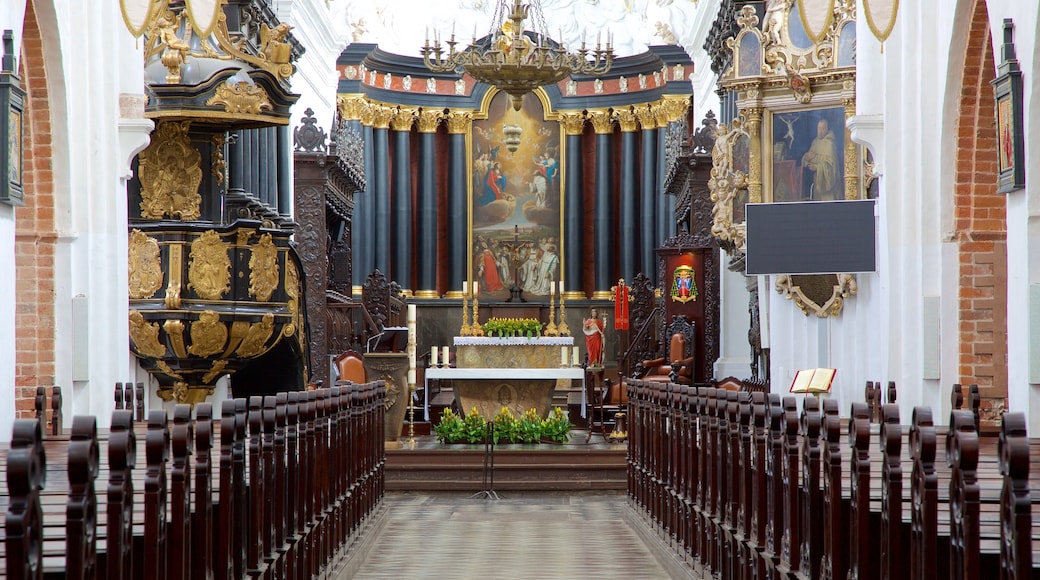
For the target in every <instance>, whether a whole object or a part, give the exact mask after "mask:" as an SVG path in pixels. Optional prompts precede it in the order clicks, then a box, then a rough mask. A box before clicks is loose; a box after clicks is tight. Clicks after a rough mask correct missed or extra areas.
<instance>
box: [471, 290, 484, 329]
mask: <svg viewBox="0 0 1040 580" xmlns="http://www.w3.org/2000/svg"><path fill="white" fill-rule="evenodd" d="M471 330H472V333H473V334H472V335H471V336H484V327H483V326H481V325H480V299H479V298H477V294H476V293H475V292H474V293H473V326H472V327H471Z"/></svg>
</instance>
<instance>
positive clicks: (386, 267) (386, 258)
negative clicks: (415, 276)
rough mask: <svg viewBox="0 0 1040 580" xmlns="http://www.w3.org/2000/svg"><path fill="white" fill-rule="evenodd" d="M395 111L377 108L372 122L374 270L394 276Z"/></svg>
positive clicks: (382, 106)
mask: <svg viewBox="0 0 1040 580" xmlns="http://www.w3.org/2000/svg"><path fill="white" fill-rule="evenodd" d="M393 114H394V110H393V109H392V108H390V107H387V106H385V105H381V106H378V107H376V108H375V111H374V112H373V118H372V159H373V161H372V169H373V171H372V173H373V175H372V205H373V208H372V210H373V212H374V215H373V218H372V221H373V223H372V230H371V236H372V245H373V246H374V249H375V250H374V252H373V257H374V262H375V263H373V264H372V269H373V270H379V271H380V272H382V273H383V274H384V275H387V276H389V272H390V164H389V160H390V146H389V137H390V136H389V128H390V117H392V116H393ZM367 275H368V273H365V274H364V275H363V276H362V278H364V276H367Z"/></svg>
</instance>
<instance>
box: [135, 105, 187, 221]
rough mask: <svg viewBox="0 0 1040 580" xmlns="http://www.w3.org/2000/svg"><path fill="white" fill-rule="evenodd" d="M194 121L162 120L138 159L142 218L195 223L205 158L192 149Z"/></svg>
mask: <svg viewBox="0 0 1040 580" xmlns="http://www.w3.org/2000/svg"><path fill="white" fill-rule="evenodd" d="M190 125H191V121H183V122H171V121H163V122H160V123H159V125H158V126H157V127H156V128H155V131H153V132H152V141H151V143H150V144H149V145H148V147H146V148H145V150H144V151H142V152H141V154H140V155H139V156H138V159H139V166H138V175H139V176H140V178H141V217H143V218H145V219H162V218H164V217H172V218H174V219H182V220H193V219H198V217H199V215H200V211H199V206H200V205H201V203H202V196H201V195H199V184H200V183H201V182H202V167H201V166H200V163H201V158H202V156H201V155H200V154H199V151H198V150H197V149H195V148H194V147H192V146H191V139H189V138H188V127H189V126H190Z"/></svg>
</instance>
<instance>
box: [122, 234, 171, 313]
mask: <svg viewBox="0 0 1040 580" xmlns="http://www.w3.org/2000/svg"><path fill="white" fill-rule="evenodd" d="M127 266H128V267H129V276H128V279H129V291H130V298H131V299H141V298H149V297H151V296H152V295H153V294H155V293H156V292H157V291H158V290H159V289H160V288H162V283H163V271H162V262H161V260H160V259H159V241H158V240H156V239H155V238H153V237H151V236H149V235H147V234H145V233H144V232H142V231H141V230H136V229H135V230H132V231H131V232H130V244H129V249H128V251H127Z"/></svg>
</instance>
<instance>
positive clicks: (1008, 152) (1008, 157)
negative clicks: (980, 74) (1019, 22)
mask: <svg viewBox="0 0 1040 580" xmlns="http://www.w3.org/2000/svg"><path fill="white" fill-rule="evenodd" d="M1000 53H1001V55H1003V60H1001V63H1000V66H998V67H997V78H995V79H993V93H994V97H996V101H997V107H996V108H997V111H996V114H997V118H996V123H997V169H998V171H997V192H998V193H1010V192H1012V191H1015V190H1018V189H1022V188H1023V187H1025V182H1026V173H1025V166H1024V162H1025V157H1024V138H1023V135H1024V132H1023V124H1022V123H1023V121H1022V70H1021V68H1020V67H1019V64H1018V59H1017V58H1015V43H1014V23H1013V22H1012V21H1011V20H1005V21H1004V42H1003V45H1002V46H1001V49H1000Z"/></svg>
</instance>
